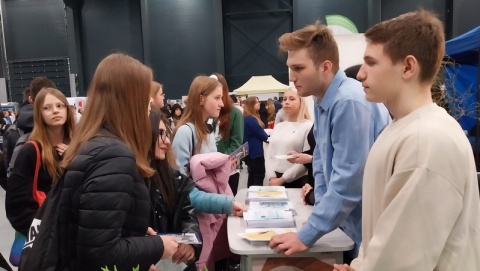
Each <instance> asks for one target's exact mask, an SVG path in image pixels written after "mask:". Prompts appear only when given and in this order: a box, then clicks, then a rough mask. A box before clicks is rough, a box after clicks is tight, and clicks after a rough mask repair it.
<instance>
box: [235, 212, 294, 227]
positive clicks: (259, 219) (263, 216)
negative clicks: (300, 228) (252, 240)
mask: <svg viewBox="0 0 480 271" xmlns="http://www.w3.org/2000/svg"><path fill="white" fill-rule="evenodd" d="M243 218H244V219H245V221H246V222H247V227H248V228H295V219H293V214H292V212H291V211H284V210H277V209H257V210H248V211H247V212H245V213H243Z"/></svg>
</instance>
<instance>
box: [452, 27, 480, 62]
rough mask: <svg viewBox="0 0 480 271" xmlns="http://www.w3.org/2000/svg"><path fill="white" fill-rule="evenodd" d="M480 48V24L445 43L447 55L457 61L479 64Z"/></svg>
mask: <svg viewBox="0 0 480 271" xmlns="http://www.w3.org/2000/svg"><path fill="white" fill-rule="evenodd" d="M479 49H480V26H478V27H476V28H474V29H472V30H470V31H468V32H467V33H465V34H463V35H460V36H458V37H456V38H453V39H451V40H449V41H447V42H446V43H445V52H446V54H447V56H449V57H451V58H453V59H454V60H455V62H456V63H460V64H466V65H476V66H478V50H479Z"/></svg>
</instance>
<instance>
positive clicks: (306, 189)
mask: <svg viewBox="0 0 480 271" xmlns="http://www.w3.org/2000/svg"><path fill="white" fill-rule="evenodd" d="M312 189H313V188H312V186H311V185H309V184H308V183H306V184H305V185H304V186H303V187H302V192H301V195H300V196H301V197H302V200H303V204H305V205H306V204H307V201H306V200H305V197H306V196H307V194H308V192H309V191H310V190H312Z"/></svg>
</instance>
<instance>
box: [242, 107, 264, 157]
mask: <svg viewBox="0 0 480 271" xmlns="http://www.w3.org/2000/svg"><path fill="white" fill-rule="evenodd" d="M244 123H245V128H244V130H243V143H245V142H248V149H249V153H248V157H250V159H255V158H258V157H263V142H264V141H267V140H268V135H267V133H265V130H263V128H262V127H261V126H260V124H258V121H257V119H256V118H255V117H253V116H246V117H245V118H244Z"/></svg>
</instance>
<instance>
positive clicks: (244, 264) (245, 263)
mask: <svg viewBox="0 0 480 271" xmlns="http://www.w3.org/2000/svg"><path fill="white" fill-rule="evenodd" d="M240 270H241V271H252V256H247V255H242V256H241V257H240Z"/></svg>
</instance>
